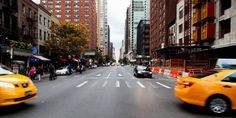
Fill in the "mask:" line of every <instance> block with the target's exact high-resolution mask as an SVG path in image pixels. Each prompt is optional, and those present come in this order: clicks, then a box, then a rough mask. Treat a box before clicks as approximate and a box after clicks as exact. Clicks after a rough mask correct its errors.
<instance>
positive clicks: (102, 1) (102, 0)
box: [98, 0, 109, 55]
mask: <svg viewBox="0 0 236 118" xmlns="http://www.w3.org/2000/svg"><path fill="white" fill-rule="evenodd" d="M98 3H99V6H100V8H99V14H100V18H99V21H100V23H99V24H100V26H99V28H100V31H99V32H100V34H99V35H100V49H101V50H102V54H103V55H108V43H109V42H108V23H107V0H99V2H98Z"/></svg>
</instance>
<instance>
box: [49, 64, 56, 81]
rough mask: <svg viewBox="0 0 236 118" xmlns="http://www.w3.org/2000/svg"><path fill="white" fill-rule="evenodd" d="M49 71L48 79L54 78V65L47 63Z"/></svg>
mask: <svg viewBox="0 0 236 118" xmlns="http://www.w3.org/2000/svg"><path fill="white" fill-rule="evenodd" d="M49 73H50V76H49V80H54V78H55V76H56V75H55V67H54V65H53V64H50V65H49Z"/></svg>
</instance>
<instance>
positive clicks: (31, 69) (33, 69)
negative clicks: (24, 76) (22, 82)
mask: <svg viewBox="0 0 236 118" xmlns="http://www.w3.org/2000/svg"><path fill="white" fill-rule="evenodd" d="M28 76H29V77H30V78H31V80H34V79H35V76H36V68H35V67H34V66H33V67H31V68H30V70H29V73H28Z"/></svg>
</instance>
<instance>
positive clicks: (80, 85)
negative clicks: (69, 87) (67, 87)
mask: <svg viewBox="0 0 236 118" xmlns="http://www.w3.org/2000/svg"><path fill="white" fill-rule="evenodd" d="M87 83H88V81H85V82H83V83H81V84H79V85H78V86H76V87H77V88H79V87H82V86H83V85H85V84H87Z"/></svg>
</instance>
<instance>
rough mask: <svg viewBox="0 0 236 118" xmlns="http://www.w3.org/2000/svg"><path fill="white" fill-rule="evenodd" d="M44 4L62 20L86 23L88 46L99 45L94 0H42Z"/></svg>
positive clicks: (80, 23)
mask: <svg viewBox="0 0 236 118" xmlns="http://www.w3.org/2000/svg"><path fill="white" fill-rule="evenodd" d="M40 4H41V5H43V6H44V7H45V8H46V9H47V10H48V11H49V12H50V13H52V15H55V16H56V17H57V18H58V19H60V21H61V22H62V23H63V22H73V23H75V24H79V25H84V26H85V27H86V28H87V30H88V32H89V38H88V40H87V42H88V48H89V49H95V48H96V47H97V14H96V13H97V12H96V1H94V0H73V1H71V0H41V2H40Z"/></svg>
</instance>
